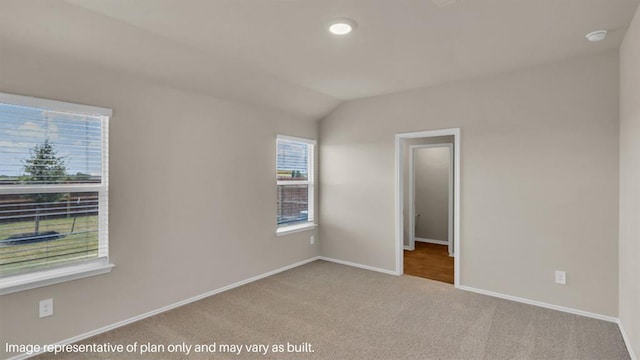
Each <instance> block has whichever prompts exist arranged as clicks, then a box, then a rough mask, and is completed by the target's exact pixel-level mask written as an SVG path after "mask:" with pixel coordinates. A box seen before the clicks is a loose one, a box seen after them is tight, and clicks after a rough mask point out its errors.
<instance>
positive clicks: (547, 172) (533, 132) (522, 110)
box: [320, 52, 619, 316]
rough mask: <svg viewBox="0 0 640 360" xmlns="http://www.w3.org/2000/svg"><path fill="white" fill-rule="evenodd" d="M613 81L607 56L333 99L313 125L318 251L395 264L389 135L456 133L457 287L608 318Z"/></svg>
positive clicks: (614, 218)
mask: <svg viewBox="0 0 640 360" xmlns="http://www.w3.org/2000/svg"><path fill="white" fill-rule="evenodd" d="M618 83H619V82H618V56H617V53H615V52H610V53H604V54H599V55H597V56H592V57H586V58H579V59H570V60H566V61H564V62H559V63H554V64H549V65H544V66H539V67H535V68H531V69H527V70H522V71H518V72H514V73H507V74H499V75H494V76H490V77H483V78H477V79H472V80H467V81H462V82H457V83H451V84H447V85H443V86H438V87H433V88H426V89H419V90H415V91H410V92H404V93H398V94H391V95H385V96H379V97H374V98H368V99H363V100H358V101H352V102H348V103H346V104H343V105H342V106H340V107H339V108H338V109H337V110H336V111H334V112H333V113H332V114H331V115H329V116H328V117H326V118H325V119H323V120H322V121H321V123H320V138H321V141H322V146H321V147H320V152H321V154H320V155H321V156H320V185H321V188H322V191H321V194H320V196H321V199H320V201H321V209H320V219H321V221H322V224H321V229H320V231H321V233H320V235H321V238H322V243H321V253H322V255H324V256H328V257H333V258H338V259H342V260H346V261H352V262H356V263H361V264H365V265H369V266H373V267H378V268H382V269H386V270H393V269H395V251H396V249H395V243H394V233H395V230H394V134H396V133H400V132H410V131H423V130H433V129H443V128H454V127H460V128H461V147H462V148H461V160H462V163H461V201H462V203H461V246H462V249H461V254H460V255H461V270H462V271H461V275H462V278H461V284H462V285H467V286H471V287H476V288H480V289H486V290H490V291H495V292H499V293H504V294H509V295H513V296H519V297H524V298H528V299H533V300H538V301H543V302H547V303H551V304H556V305H560V306H567V307H572V308H576V309H581V310H585V311H591V312H595V313H599V314H604V315H610V316H616V315H617V313H618V299H617V294H618V286H617V283H618V276H617V264H618V249H617V238H618V170H619V169H618V137H619V131H618V130H619V129H618V116H619V114H618V90H619V84H618ZM556 269H559V270H565V271H567V272H568V284H567V285H566V286H560V285H556V284H555V283H554V270H556Z"/></svg>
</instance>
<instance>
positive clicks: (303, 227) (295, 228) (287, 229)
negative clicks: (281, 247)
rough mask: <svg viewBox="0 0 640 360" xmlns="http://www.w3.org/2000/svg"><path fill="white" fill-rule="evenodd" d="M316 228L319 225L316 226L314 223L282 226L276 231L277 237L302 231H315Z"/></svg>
mask: <svg viewBox="0 0 640 360" xmlns="http://www.w3.org/2000/svg"><path fill="white" fill-rule="evenodd" d="M316 226H318V224H314V223H304V224H296V225H289V226H281V227H279V228H277V229H276V236H283V235H288V234H293V233H297V232H301V231H309V230H313V229H315V227H316Z"/></svg>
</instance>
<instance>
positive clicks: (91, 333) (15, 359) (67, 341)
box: [7, 256, 321, 360]
mask: <svg viewBox="0 0 640 360" xmlns="http://www.w3.org/2000/svg"><path fill="white" fill-rule="evenodd" d="M320 259H321V258H320V257H319V256H316V257H312V258H309V259H306V260H302V261H300V262H297V263H295V264H291V265H287V266H284V267H281V268H278V269H275V270H271V271H269V272H266V273H263V274H260V275H256V276H253V277H250V278H248V279H245V280H242V281H238V282H236V283H233V284H230V285H227V286H223V287H221V288H218V289H216V290H212V291H209V292H206V293H204V294H200V295H196V296H194V297H191V298H189V299H186V300H182V301H178V302H176V303H173V304H171V305H167V306H164V307H161V308H159V309H156V310H152V311H149V312H147V313H144V314H141V315H137V316H134V317H132V318H129V319H126V320H122V321H119V322H117V323H113V324H111V325H107V326H104V327H101V328H99V329H96V330H93V331H89V332H86V333H84V334H81V335H78V336H74V337H71V338H68V339H65V340H62V341H59V342H57V343H55V344H54V345H67V344H72V343H75V342H78V341H81V340H84V339H87V338H90V337H92V336H96V335H99V334H102V333H104V332H107V331H109V330H113V329H117V328H119V327H122V326H125V325H129V324H131V323H134V322H136V321H140V320H143V319H146V318H148V317H151V316H154V315H158V314H160V313H163V312H166V311H169V310H172V309H175V308H177V307H180V306H184V305H187V304H189V303H192V302H195V301H198V300H202V299H204V298H206V297H209V296H212V295H215V294H219V293H222V292H225V291H228V290H231V289H233V288H237V287H239V286H242V285H246V284H248V283H251V282H254V281H257V280H260V279H264V278H266V277H269V276H272V275H275V274H277V273H281V272H283V271H287V270H291V269H293V268H296V267H298V266H301V265H304V264H308V263H310V262H313V261H316V260H320ZM41 353H42V352H39V353H33V354H20V355H16V356H14V357H11V358H9V359H7V360H21V359H28V358H30V357H33V356H36V355H39V354H41Z"/></svg>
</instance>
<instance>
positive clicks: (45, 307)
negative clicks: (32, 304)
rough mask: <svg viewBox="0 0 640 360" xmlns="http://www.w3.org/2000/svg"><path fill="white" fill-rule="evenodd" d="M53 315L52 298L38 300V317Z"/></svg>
mask: <svg viewBox="0 0 640 360" xmlns="http://www.w3.org/2000/svg"><path fill="white" fill-rule="evenodd" d="M51 315H53V299H46V300H40V317H41V318H43V317H47V316H51Z"/></svg>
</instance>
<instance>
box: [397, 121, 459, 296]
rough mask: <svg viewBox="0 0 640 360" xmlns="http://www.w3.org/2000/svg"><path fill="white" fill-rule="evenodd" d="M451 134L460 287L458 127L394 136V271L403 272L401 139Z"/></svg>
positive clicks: (456, 279)
mask: <svg viewBox="0 0 640 360" xmlns="http://www.w3.org/2000/svg"><path fill="white" fill-rule="evenodd" d="M449 135H453V139H454V140H453V148H454V150H453V163H454V169H453V201H454V205H453V247H454V253H455V255H456V256H455V258H454V281H453V284H454V286H455V287H456V288H458V287H460V275H461V274H460V258H461V257H462V252H461V251H460V248H461V246H460V238H461V236H460V128H452V129H441V130H431V131H418V132H409V133H400V134H396V136H395V138H396V139H395V148H396V166H395V167H396V169H395V170H396V174H395V182H396V186H395V197H396V246H395V248H396V273H397V274H398V275H402V274H403V273H404V257H403V255H404V239H403V237H404V236H403V235H404V216H403V212H404V211H403V207H404V199H403V191H404V189H403V187H404V185H403V181H404V177H403V170H404V166H403V157H402V140H404V139H416V138H425V137H436V136H449Z"/></svg>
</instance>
